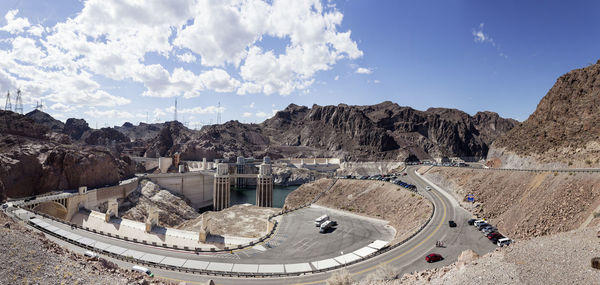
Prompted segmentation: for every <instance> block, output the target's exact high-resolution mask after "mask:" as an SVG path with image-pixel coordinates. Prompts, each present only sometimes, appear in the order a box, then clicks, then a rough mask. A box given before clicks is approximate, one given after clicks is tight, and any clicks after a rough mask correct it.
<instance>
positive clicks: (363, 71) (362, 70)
mask: <svg viewBox="0 0 600 285" xmlns="http://www.w3.org/2000/svg"><path fill="white" fill-rule="evenodd" d="M355 72H356V73H358V74H371V73H373V70H372V69H370V68H365V67H359V68H357V69H356V71H355Z"/></svg>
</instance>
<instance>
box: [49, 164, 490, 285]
mask: <svg viewBox="0 0 600 285" xmlns="http://www.w3.org/2000/svg"><path fill="white" fill-rule="evenodd" d="M415 169H417V167H408V168H407V172H408V176H405V177H404V178H403V180H407V182H410V183H412V184H415V185H417V188H418V191H419V192H420V193H422V194H423V195H424V196H426V197H427V198H429V199H430V200H431V201H432V202H433V203H434V204H435V207H436V211H435V213H434V216H433V219H432V220H431V222H430V223H429V224H428V225H427V226H426V227H425V228H424V229H423V230H422V231H421V232H420V233H419V234H417V235H416V236H415V237H413V238H412V239H411V240H410V241H408V242H406V243H405V244H403V245H402V246H400V247H397V248H395V249H393V250H391V251H388V252H386V253H384V254H381V255H378V256H376V257H373V258H371V259H368V260H366V261H363V262H360V263H357V264H353V265H350V266H347V268H346V269H347V270H348V271H349V272H350V273H351V276H352V277H353V278H354V279H355V280H360V279H363V278H365V277H366V276H367V275H369V274H371V273H373V272H375V270H376V269H377V267H379V266H381V265H384V264H387V265H389V266H391V267H392V268H394V269H395V270H396V271H397V272H398V273H399V274H400V275H402V274H404V273H407V272H414V271H420V270H424V269H429V268H434V267H441V266H444V265H448V264H451V263H453V262H455V261H456V259H457V257H458V255H459V254H460V253H461V252H462V251H463V250H466V249H472V250H474V251H475V252H477V253H479V254H480V255H481V254H485V253H487V252H489V251H491V250H493V249H494V248H495V247H496V246H495V245H493V244H492V243H491V242H489V241H488V240H487V238H486V237H485V236H484V235H483V234H481V233H480V232H479V231H477V230H476V229H475V228H474V227H472V226H468V225H467V224H466V220H467V219H469V218H470V217H471V215H470V214H469V213H468V212H466V211H465V210H463V209H462V208H460V207H457V206H453V205H455V204H456V203H452V202H451V200H449V199H448V197H446V195H443V194H442V193H440V192H438V191H437V190H435V189H433V190H431V191H426V190H425V186H427V184H426V183H425V182H424V181H423V180H422V179H421V178H419V177H418V176H417V175H416V174H415V173H414V170H415ZM318 213H319V212H318V211H317V212H310V211H306V212H304V213H303V212H298V213H293V214H295V215H301V216H300V217H298V218H299V219H296V220H302V221H303V220H304V219H307V220H309V221H307V223H306V224H300V225H298V224H296V225H294V224H292V223H289V222H288V223H287V224H288V225H285V224H286V223H285V220H284V221H283V222H282V223H281V229H282V233H285V232H288V233H293V232H294V231H298V233H309V232H306V231H311V232H312V231H313V230H314V234H311V235H310V237H311V239H310V240H308V241H306V240H304V239H306V235H298V236H296V235H295V234H289V235H287V236H286V237H284V240H283V241H286V242H285V244H286V245H288V246H282V244H283V243H280V244H278V245H276V246H273V247H271V248H267V250H266V251H264V252H261V253H260V254H259V253H256V254H248V252H246V253H244V251H241V252H239V253H235V254H209V255H199V256H198V255H195V254H193V253H186V252H181V251H174V250H168V249H163V248H154V247H151V246H144V245H139V244H134V243H129V242H125V241H121V240H117V239H112V238H107V237H103V236H100V235H96V234H93V233H89V232H86V231H81V230H75V232H77V234H79V235H82V236H89V237H92V238H94V239H96V240H98V241H102V242H105V243H110V244H116V245H119V246H122V247H126V248H129V249H135V250H139V251H145V252H150V253H156V254H160V255H165V256H172V257H179V258H187V259H190V258H193V259H198V260H210V261H219V262H228V263H239V262H243V263H252V262H253V261H254V262H256V263H261V262H265V261H267V260H268V261H269V263H274V264H275V263H280V264H282V263H293V262H296V261H298V262H300V261H304V262H306V261H313V260H306V258H309V257H312V258H310V259H313V258H314V259H325V258H330V257H332V255H335V256H337V251H338V250H341V249H342V248H346V247H345V246H346V244H351V243H353V242H355V241H356V242H359V245H356V246H357V247H362V246H364V245H362V244H360V241H362V240H363V238H364V239H369V238H373V237H377V236H378V235H381V236H385V230H383V231H379V229H377V227H376V226H375V230H373V229H369V228H368V225H369V224H368V223H366V225H367V226H364V231H363V230H361V231H357V232H356V233H354V234H353V235H352V236H350V237H348V236H349V235H348V232H351V231H344V230H343V228H344V225H345V224H346V225H351V226H353V227H356V226H357V225H359V226H361V225H363V224H362V222H361V221H352V219H350V221H348V220H345V218H342V217H339V218H338V217H336V218H337V219H338V220H339V221H340V226H339V229H338V230H336V231H334V232H333V233H330V236H326V235H325V236H319V233H318V231H317V230H316V227H315V226H314V225H311V223H312V220H314V218H315V217H314V216H315V214H317V216H318ZM290 218H292V217H291V216H290ZM336 218H334V219H336ZM449 220H454V221H456V223H457V224H458V227H456V228H449V227H448V221H449ZM46 221H47V222H48V220H46ZM351 223H354V224H351ZM53 224H54V225H56V226H59V225H57V224H55V223H53ZM311 226H312V228H310V227H311ZM286 227H287V228H286ZM60 228H63V229H65V230H70V228H68V227H66V226H64V225H62V226H60ZM338 231H339V232H338ZM336 232H337V235H338V237H337V238H334V237H335V235H336ZM344 234H346V235H344ZM340 235H341V237H343V238H344V239H346V238H347V240H341V239H340V237H339V236H340ZM49 237H50V238H51V239H53V240H57V242H59V243H60V244H61V245H64V246H66V247H69V248H71V249H73V250H75V251H78V252H83V251H85V250H84V249H82V248H79V247H77V246H75V245H72V244H70V243H66V242H64V241H61V240H58V239H56V238H54V237H51V236H49ZM279 237H281V236H279ZM329 238H331V239H329ZM277 239H278V236H277V235H275V237H274V238H273V239H271V240H269V242H273V245H275V243H274V242H275V241H276V240H277ZM319 241H324V243H323V244H321V245H319ZM330 241H333V242H334V243H332V242H330ZM335 241H338V243H335ZM370 241H371V240H367V241H366V242H365V244H368V243H369V242H370ZM436 241H444V242H445V244H446V247H444V248H436V247H435V244H436ZM269 242H267V244H268V243H269ZM294 243H295V244H294ZM312 244H314V245H312ZM306 245H309V246H310V247H313V246H314V248H310V247H309V248H306V249H304V248H303V246H304V247H306ZM351 246H352V245H350V247H351ZM345 252H348V251H345ZM432 252H435V253H439V254H441V255H442V256H444V260H442V261H440V262H436V263H432V264H429V263H426V262H425V259H424V257H425V256H426V255H427V254H429V253H432ZM244 255H246V256H244ZM261 256H262V257H261ZM298 256H301V257H298ZM319 256H322V258H318V257H319ZM109 259H110V258H109ZM111 260H112V261H114V262H116V263H117V264H119V265H120V266H122V267H124V268H131V266H132V265H133V264H129V263H126V262H123V261H121V260H114V259H111ZM151 270H152V271H153V272H154V274H155V276H156V277H159V278H164V279H167V280H171V281H174V282H179V281H186V282H188V283H190V284H195V283H196V282H197V283H199V284H201V283H203V282H205V281H207V280H211V279H212V280H214V281H215V282H216V283H217V284H325V280H326V279H327V278H329V276H330V275H331V274H332V272H325V273H318V274H308V275H302V276H295V277H285V278H229V277H218V276H205V275H199V274H191V273H184V272H176V271H169V270H163V269H158V268H151Z"/></svg>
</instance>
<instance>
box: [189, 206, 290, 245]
mask: <svg viewBox="0 0 600 285" xmlns="http://www.w3.org/2000/svg"><path fill="white" fill-rule="evenodd" d="M279 211H280V210H279V209H275V208H264V207H258V206H254V205H247V204H245V205H235V206H232V207H229V208H226V209H224V210H222V211H218V212H213V211H208V212H204V213H202V215H201V216H199V217H198V218H195V219H192V220H189V221H186V222H184V223H182V224H180V225H179V226H177V228H178V229H185V230H188V231H200V230H202V229H204V228H203V227H202V223H203V221H205V222H206V223H207V224H208V231H209V233H211V234H213V235H228V236H238V237H247V238H257V237H261V236H263V235H264V234H265V233H266V232H267V218H268V217H269V216H270V215H273V214H275V213H277V212H279Z"/></svg>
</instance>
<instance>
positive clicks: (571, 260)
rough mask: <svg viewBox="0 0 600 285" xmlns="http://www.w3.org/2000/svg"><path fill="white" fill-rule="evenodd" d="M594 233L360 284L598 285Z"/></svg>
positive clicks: (598, 247) (599, 247)
mask: <svg viewBox="0 0 600 285" xmlns="http://www.w3.org/2000/svg"><path fill="white" fill-rule="evenodd" d="M599 253H600V239H599V238H597V237H596V230H594V229H583V230H576V231H571V232H566V233H560V234H556V235H551V236H545V237H538V238H534V239H532V240H528V241H523V242H518V243H515V244H513V245H511V246H509V247H506V248H502V249H499V250H497V251H493V252H491V253H488V254H486V255H484V256H482V257H480V258H478V259H475V260H474V261H471V262H466V264H464V265H462V264H458V263H455V264H452V265H449V266H445V267H442V268H437V269H433V270H427V271H422V272H417V273H414V274H407V275H404V276H403V277H402V278H401V279H399V280H394V281H387V282H386V281H378V282H363V283H361V284H363V285H367V284H368V285H384V284H385V285H397V284H444V285H446V284H450V285H471V284H472V285H480V284H590V285H591V284H598V280H600V270H597V269H593V268H592V267H591V266H590V260H591V259H592V257H597V256H600V254H599Z"/></svg>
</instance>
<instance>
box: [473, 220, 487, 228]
mask: <svg viewBox="0 0 600 285" xmlns="http://www.w3.org/2000/svg"><path fill="white" fill-rule="evenodd" d="M480 224H487V222H486V221H485V220H476V221H475V222H473V225H474V226H476V227H479V225H480Z"/></svg>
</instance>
